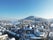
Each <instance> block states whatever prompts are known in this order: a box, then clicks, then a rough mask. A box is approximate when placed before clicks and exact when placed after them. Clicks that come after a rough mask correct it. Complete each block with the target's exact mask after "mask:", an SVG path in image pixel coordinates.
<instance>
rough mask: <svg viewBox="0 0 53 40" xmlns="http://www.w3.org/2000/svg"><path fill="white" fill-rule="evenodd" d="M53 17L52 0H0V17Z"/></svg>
mask: <svg viewBox="0 0 53 40" xmlns="http://www.w3.org/2000/svg"><path fill="white" fill-rule="evenodd" d="M27 16H38V17H42V18H53V0H0V18H18V19H21V18H25V17H27Z"/></svg>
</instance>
